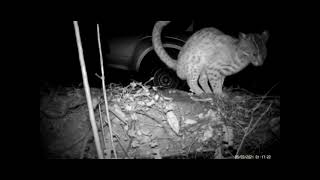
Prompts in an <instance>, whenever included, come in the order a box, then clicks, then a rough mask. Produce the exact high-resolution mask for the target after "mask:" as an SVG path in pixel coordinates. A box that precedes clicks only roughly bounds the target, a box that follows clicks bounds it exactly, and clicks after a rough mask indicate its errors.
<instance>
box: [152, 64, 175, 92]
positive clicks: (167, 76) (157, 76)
mask: <svg viewBox="0 0 320 180" xmlns="http://www.w3.org/2000/svg"><path fill="white" fill-rule="evenodd" d="M180 84H181V80H180V79H179V78H178V77H177V75H176V73H175V72H174V71H173V70H171V69H169V68H165V67H159V68H156V69H154V71H153V85H154V86H157V87H161V88H166V89H167V88H170V89H171V88H172V89H177V88H178V87H179V85H180Z"/></svg>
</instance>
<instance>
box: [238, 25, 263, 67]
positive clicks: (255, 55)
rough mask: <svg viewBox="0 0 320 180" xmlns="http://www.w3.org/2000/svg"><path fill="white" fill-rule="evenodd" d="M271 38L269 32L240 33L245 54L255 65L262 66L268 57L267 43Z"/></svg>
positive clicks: (241, 47)
mask: <svg viewBox="0 0 320 180" xmlns="http://www.w3.org/2000/svg"><path fill="white" fill-rule="evenodd" d="M268 39H269V32H268V31H264V32H263V33H261V34H243V33H240V34H239V40H240V43H239V46H240V49H241V50H242V51H243V55H245V56H246V58H248V60H249V61H250V62H251V63H252V64H253V65H255V66H261V65H262V64H263V62H264V60H265V59H266V57H267V48H266V43H267V41H268Z"/></svg>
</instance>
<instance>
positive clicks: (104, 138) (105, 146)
mask: <svg viewBox="0 0 320 180" xmlns="http://www.w3.org/2000/svg"><path fill="white" fill-rule="evenodd" d="M98 106H99V118H100V127H101V131H102V137H103V141H102V142H103V145H104V149H107V142H106V135H105V133H104V128H103V122H102V115H101V106H100V104H99V105H98Z"/></svg>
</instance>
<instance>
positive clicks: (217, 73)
mask: <svg viewBox="0 0 320 180" xmlns="http://www.w3.org/2000/svg"><path fill="white" fill-rule="evenodd" d="M168 23H170V21H158V22H156V24H155V26H154V28H153V32H152V42H153V47H154V50H155V52H156V53H157V55H158V56H159V58H160V59H161V60H162V61H163V62H164V63H165V64H166V65H167V66H168V67H169V68H171V69H173V70H175V71H176V72H177V75H178V77H179V78H181V79H182V80H187V83H188V85H189V87H190V89H191V91H192V92H194V93H196V94H202V93H214V94H217V95H220V96H224V93H223V92H222V87H223V82H224V79H225V77H226V76H230V75H232V74H235V73H237V72H239V71H241V70H242V69H243V68H245V67H246V66H247V65H248V64H250V63H252V64H253V65H255V66H261V65H262V64H263V62H264V60H265V58H266V54H267V50H266V47H265V44H266V42H267V40H268V37H269V34H268V32H266V31H265V32H263V33H262V34H261V35H260V34H247V35H246V34H243V33H240V35H239V38H238V39H237V38H233V37H231V36H229V35H226V34H224V33H223V32H221V31H220V30H218V29H216V28H213V27H210V28H203V29H201V30H199V31H197V32H195V33H194V34H193V35H192V36H191V37H190V38H189V39H188V41H187V42H186V43H185V45H184V46H183V48H182V50H181V51H180V53H179V55H178V59H177V60H174V59H172V58H171V57H170V56H169V55H168V53H167V52H166V51H165V49H164V48H163V46H162V42H161V32H162V29H163V27H164V26H166V25H167V24H168ZM198 82H199V84H200V86H199V85H198ZM208 82H209V84H210V86H209V84H208ZM210 87H211V88H210Z"/></svg>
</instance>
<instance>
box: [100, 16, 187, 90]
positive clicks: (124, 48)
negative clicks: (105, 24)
mask: <svg viewBox="0 0 320 180" xmlns="http://www.w3.org/2000/svg"><path fill="white" fill-rule="evenodd" d="M154 23H155V22H152V23H150V25H149V26H145V27H144V28H145V29H144V31H131V29H130V33H126V34H121V33H119V32H115V31H113V33H111V34H110V32H108V36H104V38H103V39H102V40H103V41H102V43H103V53H104V58H105V59H106V60H107V61H106V65H107V66H108V67H111V68H114V69H121V70H126V71H132V72H136V73H137V74H138V77H140V80H142V81H146V80H148V79H150V78H151V77H153V78H154V79H153V85H155V86H161V87H165V88H178V87H180V86H183V85H184V84H185V82H183V81H181V80H180V79H179V78H178V77H177V75H176V72H174V71H172V70H171V69H168V68H167V66H166V65H165V64H164V63H163V62H162V61H161V60H160V59H159V57H158V56H157V55H156V53H155V51H154V49H153V45H152V28H153V25H154ZM171 23H172V24H173V25H172V26H171V27H170V24H171ZM171 23H170V24H169V25H168V27H166V28H165V29H164V30H163V33H162V34H163V37H162V43H163V46H164V48H165V49H166V51H167V52H168V54H169V55H170V56H172V57H173V58H175V59H176V58H177V56H178V54H179V51H180V49H181V48H182V46H183V45H184V44H185V42H186V40H187V39H188V37H190V36H191V35H192V33H193V21H189V23H190V24H186V23H184V24H183V25H181V24H180V25H179V24H175V22H171ZM174 26H176V27H174ZM121 28H124V27H121ZM126 28H127V27H126ZM182 28H183V29H182ZM128 31H129V30H128Z"/></svg>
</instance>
